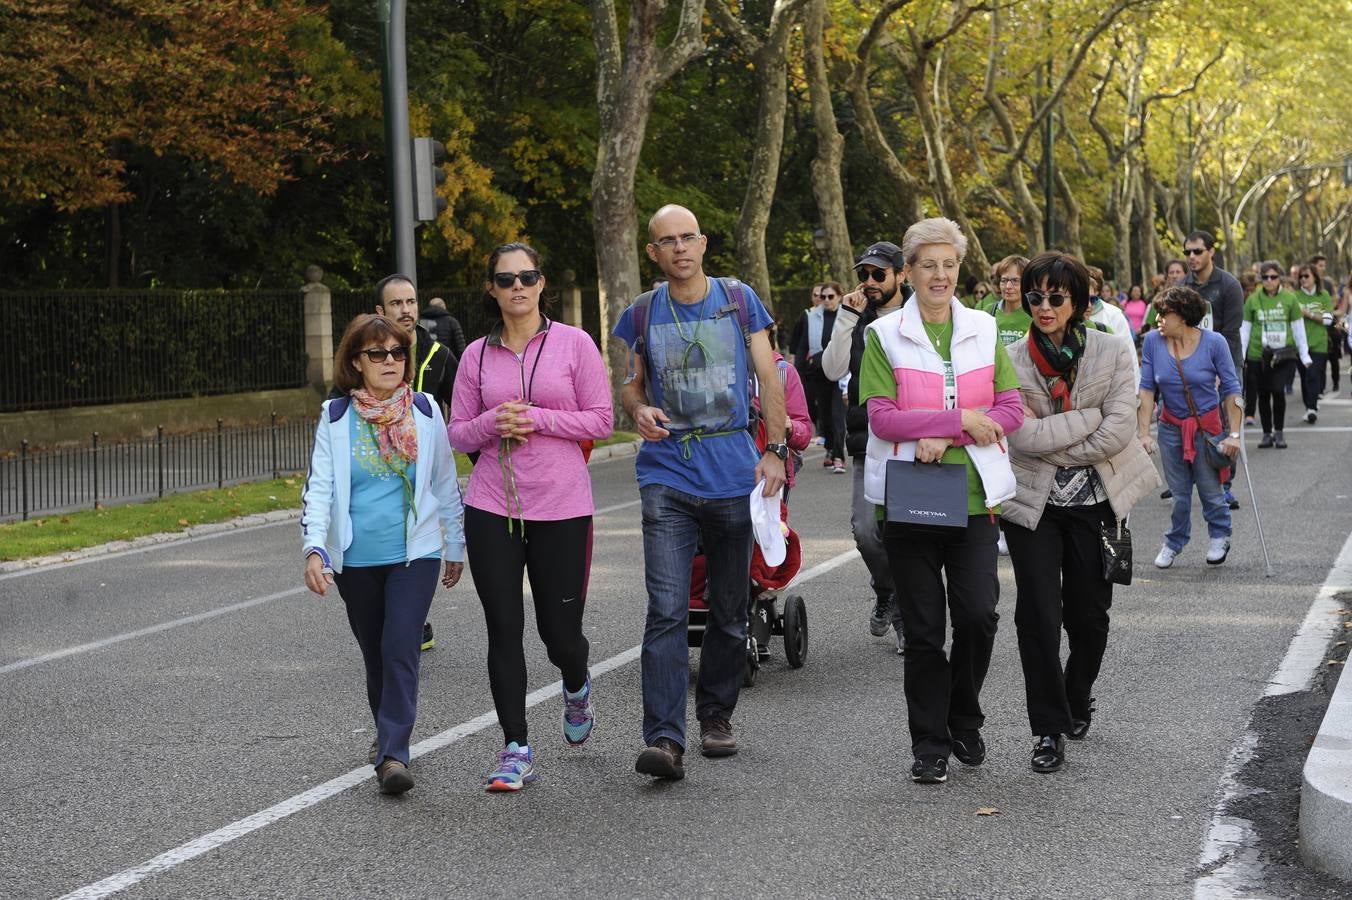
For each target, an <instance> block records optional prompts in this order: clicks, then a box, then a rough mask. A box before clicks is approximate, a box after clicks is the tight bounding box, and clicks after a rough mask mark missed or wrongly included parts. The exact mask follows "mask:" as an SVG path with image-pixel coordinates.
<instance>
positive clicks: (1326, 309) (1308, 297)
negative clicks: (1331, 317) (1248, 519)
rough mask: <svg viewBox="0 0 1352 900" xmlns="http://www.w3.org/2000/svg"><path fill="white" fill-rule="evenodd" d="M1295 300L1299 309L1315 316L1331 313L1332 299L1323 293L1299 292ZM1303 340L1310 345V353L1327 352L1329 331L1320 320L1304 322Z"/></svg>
mask: <svg viewBox="0 0 1352 900" xmlns="http://www.w3.org/2000/svg"><path fill="white" fill-rule="evenodd" d="M1296 300H1298V301H1299V302H1300V306H1301V309H1303V310H1305V311H1306V312H1307V313H1312V314H1314V315H1316V316H1321V317H1322V316H1323V315H1324V313H1331V312H1333V298H1332V297H1330V296H1329V295H1328V294H1327V293H1325V292H1324V291H1319V292H1317V293H1315V294H1307V293H1305V292H1304V291H1301V292H1300V293H1299V294H1297V295H1296ZM1305 340H1307V341H1308V342H1309V344H1310V352H1311V353H1328V352H1329V330H1328V328H1327V327H1326V326H1325V325H1324V322H1323V320H1322V318H1321V320H1320V321H1318V322H1313V321H1311V320H1309V319H1306V320H1305Z"/></svg>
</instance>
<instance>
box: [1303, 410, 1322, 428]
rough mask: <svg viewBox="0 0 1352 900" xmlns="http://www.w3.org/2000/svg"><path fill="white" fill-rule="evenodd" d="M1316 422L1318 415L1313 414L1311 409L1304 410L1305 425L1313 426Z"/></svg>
mask: <svg viewBox="0 0 1352 900" xmlns="http://www.w3.org/2000/svg"><path fill="white" fill-rule="evenodd" d="M1318 421H1319V413H1317V412H1315V411H1314V410H1312V409H1307V410H1305V423H1306V424H1307V425H1313V424H1314V423H1315V422H1318Z"/></svg>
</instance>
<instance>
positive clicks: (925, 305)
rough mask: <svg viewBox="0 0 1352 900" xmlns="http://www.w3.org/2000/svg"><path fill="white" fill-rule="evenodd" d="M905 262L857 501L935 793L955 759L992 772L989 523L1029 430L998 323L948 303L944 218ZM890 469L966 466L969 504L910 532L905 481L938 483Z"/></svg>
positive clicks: (877, 336)
mask: <svg viewBox="0 0 1352 900" xmlns="http://www.w3.org/2000/svg"><path fill="white" fill-rule="evenodd" d="M901 252H902V257H903V259H904V261H905V263H906V267H905V269H904V270H903V274H904V276H905V278H906V279H907V280H908V281H909V282H910V284H911V287H913V288H914V289H915V296H914V297H913V298H912V300H911V301H910V302H909V303H907V304H906V306H904V307H903V308H902V309H901V310H899V311H898V312H896V313H893V314H891V315H888V316H883V317H882V318H880V319H878V320H877V321H875V322H874V323H873V324H871V325H870V326H869V327H868V332H867V335H866V337H865V342H864V358H863V362H862V364H861V365H860V372H859V375H860V392H859V396H860V399H861V400H864V401H866V402H867V403H868V418H869V441H868V450H867V455H866V457H865V462H864V466H865V468H864V496H865V498H866V499H867V500H868V501H869V502H871V503H874V504H876V505H878V506H879V507H880V509H879V516H880V517H881V518H883V519H884V520H885V522H886V524H885V527H884V531H883V546H884V547H885V549H886V550H887V559H888V564H889V566H890V567H891V569H892V579H893V582H894V583H895V584H896V585H897V586H898V590H897V603H898V606H899V609H900V612H901V620H902V625H903V628H904V631H905V635H906V637H905V646H904V650H905V656H906V663H905V690H906V708H907V713H908V718H909V724H910V730H911V752H912V754H913V755H914V757H915V763H914V765H912V766H911V779H912V780H913V781H916V782H919V783H922V784H935V783H938V782H942V781H945V780H947V778H948V756H949V754H950V753H952V755H954V756H956V757H957V758H958V761H959V762H962V763H964V764H966V765H969V766H978V765H980V764H981V763H982V762H984V761H985V759H986V745H985V742H984V741H983V740H982V737H981V726H982V725H983V724H984V722H985V717H984V716H983V714H982V712H981V702H980V694H981V686H982V683H983V682H984V681H985V678H986V669H987V668H988V667H989V665H990V658H991V649H992V647H993V646H994V643H995V628H996V622H997V621H998V620H999V616H998V615H997V614H996V612H995V604H996V602H997V601H998V600H999V597H1000V582H999V579H998V578H997V577H996V573H995V564H996V556H997V551H996V539H997V537H998V535H999V526H998V524H997V522H996V517H997V516H998V515H999V514H1000V503H1001V502H1002V501H1004V500H1008V499H1009V498H1010V497H1012V496H1014V490H1015V483H1014V473H1013V470H1012V469H1011V468H1010V465H1009V455H1008V446H1007V445H1006V444H1005V440H1004V438H1005V435H1006V434H1008V433H1009V432H1011V431H1014V430H1015V429H1017V428H1018V427H1019V426H1020V425H1021V424H1023V406H1022V404H1021V403H1020V402H1019V380H1018V376H1017V375H1016V374H1015V372H1014V367H1013V365H1012V364H1011V363H1010V361H1009V357H1008V356H1007V355H1006V353H1005V348H1004V345H1003V344H1001V343H1000V341H999V339H998V336H997V333H996V326H995V319H993V318H991V317H990V316H989V315H987V314H986V313H984V312H979V311H977V310H972V309H968V308H966V307H965V306H963V305H962V304H961V303H959V302H958V301H957V299H956V298H955V297H954V289H955V288H956V287H957V285H958V278H959V270H960V268H961V266H962V258H963V255H964V254H965V253H966V252H967V238H966V237H965V236H964V235H963V233H962V230H961V229H960V228H959V227H958V226H957V224H956V223H954V222H952V221H950V220H948V219H942V218H940V219H924V220H922V221H920V222H917V223H915V224H914V225H912V226H911V227H910V228H909V229H907V231H906V236H905V237H904V238H902V242H901ZM896 461H905V465H906V466H908V467H911V461H919V462H922V463H938V462H942V463H945V464H949V465H957V466H965V468H966V479H965V488H966V496H965V498H964V497H961V496H958V497H956V498H952V497H950V498H947V500H948V505H950V506H952V505H953V501H954V500H956V506H957V507H958V508H957V509H956V510H955V512H954V513H953V519H952V522H951V524H946V525H929V524H915V523H914V521H907V519H908V517H912V518H913V516H914V515H915V514H916V513H917V511H916V510H914V509H908V508H907V507H909V506H915V505H920V506H922V507H923V506H924V504H923V503H922V502H921V501H919V500H917V501H915V502H907V501H908V500H909V497H908V496H906V495H905V494H904V493H903V492H902V491H901V490H899V489H898V487H899V486H900V485H902V484H903V479H902V476H907V477H908V479H914V478H917V477H918V478H920V479H922V480H923V479H928V478H930V477H931V476H932V475H934V476H937V475H938V473H939V470H938V469H935V470H914V468H913V467H911V468H912V471H903V470H902V464H901V463H899V462H896ZM889 463H891V465H890V466H889ZM889 469H890V471H891V472H892V473H893V474H892V477H893V478H896V479H897V483H896V484H895V485H893V490H892V491H888V483H887V482H888V478H889ZM948 471H949V472H951V471H952V470H948ZM961 486H962V485H961V484H958V487H959V488H961ZM916 487H917V489H918V488H919V487H920V485H918V484H917V485H916ZM889 494H890V495H891V499H892V500H893V503H892V504H889V503H888V502H887V501H888V499H889ZM964 500H965V509H962V508H961V507H962V506H963V505H964V502H963V501H964ZM935 511H937V510H935ZM921 512H922V513H924V514H926V515H928V514H930V512H932V511H931V510H926V509H922V510H921ZM964 513H965V517H964V516H963V514H964ZM908 514H910V515H909V516H908ZM928 521H933V520H932V519H930V520H928ZM945 578H947V582H948V583H947V587H945V584H944V581H945ZM902 585H905V588H904V589H903V588H902ZM945 609H947V611H948V613H949V614H951V615H952V618H953V647H952V653H951V655H945V654H944V639H945V637H946V635H947V626H946V622H945V618H946V616H945Z"/></svg>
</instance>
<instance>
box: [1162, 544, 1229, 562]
mask: <svg viewBox="0 0 1352 900" xmlns="http://www.w3.org/2000/svg"><path fill="white" fill-rule="evenodd" d="M1229 555H1230V539H1229V538H1212V539H1211V543H1210V544H1208V545H1207V548H1206V561H1207V564H1208V565H1212V566H1219V565H1220V564H1221V563H1223V562H1225V558H1226V557H1227V556H1229ZM1155 564H1156V565H1159V560H1155Z"/></svg>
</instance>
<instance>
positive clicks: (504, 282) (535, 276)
mask: <svg viewBox="0 0 1352 900" xmlns="http://www.w3.org/2000/svg"><path fill="white" fill-rule="evenodd" d="M518 278H520V279H521V286H522V287H535V286H536V285H537V284H539V283H540V270H539V269H522V270H521V271H520V272H494V273H493V283H494V284H496V285H497V286H498V287H500V288H509V287H511V286H512V285H514V284H516V280H517V279H518Z"/></svg>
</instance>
